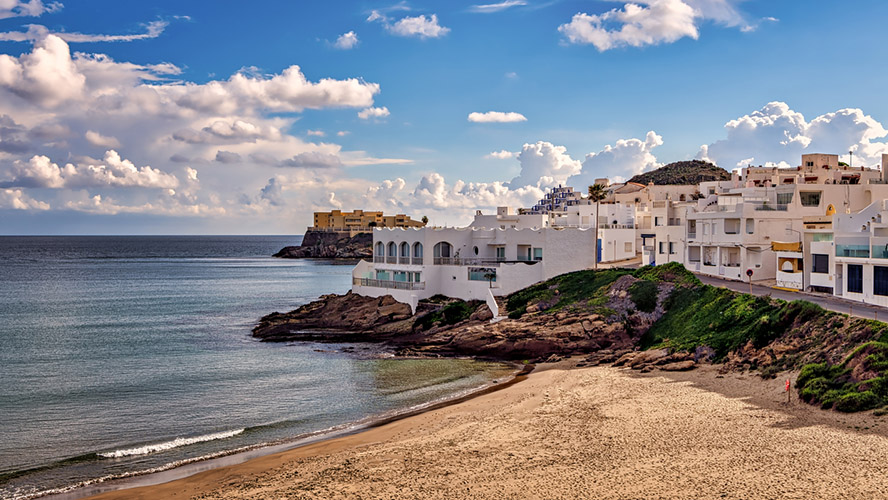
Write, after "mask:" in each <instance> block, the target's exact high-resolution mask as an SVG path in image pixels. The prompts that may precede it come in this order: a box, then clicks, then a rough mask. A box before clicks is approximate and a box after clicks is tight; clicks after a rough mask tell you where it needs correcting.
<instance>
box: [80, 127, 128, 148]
mask: <svg viewBox="0 0 888 500" xmlns="http://www.w3.org/2000/svg"><path fill="white" fill-rule="evenodd" d="M84 137H85V138H86V142H88V143H90V144H92V145H93V146H97V147H100V148H120V141H118V140H117V139H116V138H114V137H111V136H105V135H102V134H100V133H98V132H96V131H94V130H87V131H86V134H84Z"/></svg>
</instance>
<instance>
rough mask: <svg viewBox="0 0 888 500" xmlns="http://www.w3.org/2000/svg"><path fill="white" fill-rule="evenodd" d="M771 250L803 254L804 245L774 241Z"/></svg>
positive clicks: (796, 242) (794, 242)
mask: <svg viewBox="0 0 888 500" xmlns="http://www.w3.org/2000/svg"><path fill="white" fill-rule="evenodd" d="M771 250H773V251H775V252H801V251H802V244H801V243H800V242H798V241H793V242H791V243H783V242H780V241H772V242H771Z"/></svg>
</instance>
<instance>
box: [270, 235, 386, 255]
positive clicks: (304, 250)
mask: <svg viewBox="0 0 888 500" xmlns="http://www.w3.org/2000/svg"><path fill="white" fill-rule="evenodd" d="M372 246H373V235H372V234H370V233H360V234H357V235H355V236H354V237H351V236H349V234H348V233H347V232H346V233H336V232H330V233H327V232H320V231H306V233H305V236H303V238H302V244H301V245H299V246H292V247H284V248H283V249H281V250H280V251H279V252H278V253H276V254H274V255H273V257H281V258H284V259H303V258H320V259H364V258H370V257H372V256H373V249H372Z"/></svg>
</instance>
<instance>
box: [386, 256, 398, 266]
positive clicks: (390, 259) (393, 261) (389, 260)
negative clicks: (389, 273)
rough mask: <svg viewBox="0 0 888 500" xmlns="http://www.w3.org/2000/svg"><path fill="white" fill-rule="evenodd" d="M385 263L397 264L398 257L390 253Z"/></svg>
mask: <svg viewBox="0 0 888 500" xmlns="http://www.w3.org/2000/svg"><path fill="white" fill-rule="evenodd" d="M385 263H386V264H397V263H398V258H397V257H395V256H394V255H389V256H388V257H386V258H385Z"/></svg>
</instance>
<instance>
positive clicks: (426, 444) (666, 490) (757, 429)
mask: <svg viewBox="0 0 888 500" xmlns="http://www.w3.org/2000/svg"><path fill="white" fill-rule="evenodd" d="M544 366H545V369H542V370H538V371H536V372H534V373H532V374H531V375H530V376H529V377H528V378H527V380H524V381H522V382H520V383H517V384H515V385H512V386H510V387H507V388H505V389H502V390H500V391H496V392H493V393H489V394H485V395H482V396H479V397H476V398H474V399H470V400H468V401H464V402H462V403H459V404H456V405H453V406H448V407H445V408H441V409H437V410H434V411H431V412H428V413H423V414H420V415H416V416H413V417H409V418H406V419H403V420H399V421H396V422H392V423H389V424H386V425H383V426H381V427H377V428H372V429H369V430H367V431H364V432H361V433H358V434H354V435H351V436H345V437H342V438H338V439H332V440H329V441H324V442H320V443H316V444H312V445H308V446H305V447H301V448H297V449H293V450H289V451H285V452H282V453H278V454H274V455H268V456H265V457H260V458H257V459H254V460H251V461H249V462H246V463H243V464H240V465H236V466H231V467H225V468H220V469H215V470H209V471H206V472H202V473H199V474H196V475H194V476H191V477H189V478H186V479H182V480H178V481H174V482H170V483H166V484H162V485H156V486H149V487H143V488H136V489H128V490H120V491H114V492H110V493H105V494H102V495H99V496H96V497H92V498H95V499H103V500H109V499H154V498H177V499H178V498H200V499H283V498H292V499H298V498H317V499H328V498H356V499H376V498H386V499H388V498H490V499H494V498H495V499H508V498H547V499H549V498H551V499H557V498H564V499H572V498H594V499H636V498H645V499H688V498H700V499H710V498H729V499H749V498H757V499H767V498H798V499H811V498H836V499H838V498H843V499H844V498H861V499H863V498H866V499H875V498H888V481H886V480H885V473H886V472H888V436H886V432H885V431H886V430H888V417H884V419H886V420H885V422H884V423H883V422H882V420H881V419H880V418H879V417H875V416H873V415H872V413H871V412H869V413H866V414H857V415H844V414H839V413H835V412H827V411H821V410H819V409H817V408H815V407H811V406H809V405H806V404H804V403H801V402H798V401H797V400H796V399H795V396H793V401H792V402H791V403H789V404H787V403H786V394H785V393H784V392H783V385H784V383H785V377H784V378H778V379H777V380H768V381H763V380H761V379H760V378H758V377H757V376H755V375H740V374H727V375H725V376H724V377H721V376H719V375H718V374H717V372H716V369H715V367H704V368H702V369H698V370H695V371H692V372H685V373H659V372H653V373H649V374H639V373H637V372H632V371H629V370H626V369H617V368H611V367H595V368H579V369H562V368H559V367H558V366H557V365H556V366H555V367H551V366H550V365H544Z"/></svg>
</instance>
